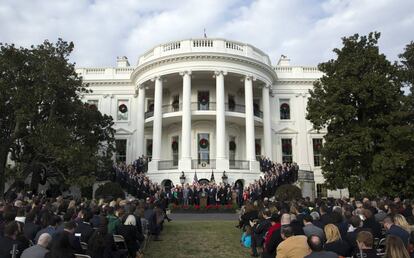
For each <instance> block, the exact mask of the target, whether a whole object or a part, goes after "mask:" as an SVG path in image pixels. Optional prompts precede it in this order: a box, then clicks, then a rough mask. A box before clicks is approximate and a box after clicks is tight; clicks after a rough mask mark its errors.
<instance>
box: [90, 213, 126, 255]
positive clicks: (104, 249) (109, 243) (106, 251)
mask: <svg viewBox="0 0 414 258" xmlns="http://www.w3.org/2000/svg"><path fill="white" fill-rule="evenodd" d="M99 224H100V227H99V228H98V229H97V230H95V232H94V233H93V234H92V236H91V237H90V239H89V242H88V250H87V254H88V255H89V256H91V258H112V257H117V254H118V253H117V250H116V245H115V242H114V236H113V235H112V234H109V233H108V220H107V219H106V218H105V217H103V216H102V217H101V220H100V223H99Z"/></svg>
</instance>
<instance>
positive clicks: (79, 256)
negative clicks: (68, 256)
mask: <svg viewBox="0 0 414 258" xmlns="http://www.w3.org/2000/svg"><path fill="white" fill-rule="evenodd" d="M75 258H91V257H90V256H89V255H85V254H75Z"/></svg>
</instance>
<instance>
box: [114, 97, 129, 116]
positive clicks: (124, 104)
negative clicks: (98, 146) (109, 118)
mask: <svg viewBox="0 0 414 258" xmlns="http://www.w3.org/2000/svg"><path fill="white" fill-rule="evenodd" d="M128 109H129V107H128V100H118V110H117V111H118V112H117V116H116V118H117V120H120V121H126V120H128V113H129V110H128Z"/></svg>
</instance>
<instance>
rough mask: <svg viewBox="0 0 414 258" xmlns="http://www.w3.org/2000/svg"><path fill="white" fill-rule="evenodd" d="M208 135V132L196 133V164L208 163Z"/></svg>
mask: <svg viewBox="0 0 414 258" xmlns="http://www.w3.org/2000/svg"><path fill="white" fill-rule="evenodd" d="M209 138H210V135H209V134H208V133H199V134H198V164H201V163H203V162H205V163H206V164H210V143H209Z"/></svg>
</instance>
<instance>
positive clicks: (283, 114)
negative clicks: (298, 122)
mask: <svg viewBox="0 0 414 258" xmlns="http://www.w3.org/2000/svg"><path fill="white" fill-rule="evenodd" d="M280 119H281V120H289V119H290V105H289V103H287V102H282V104H280Z"/></svg>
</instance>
